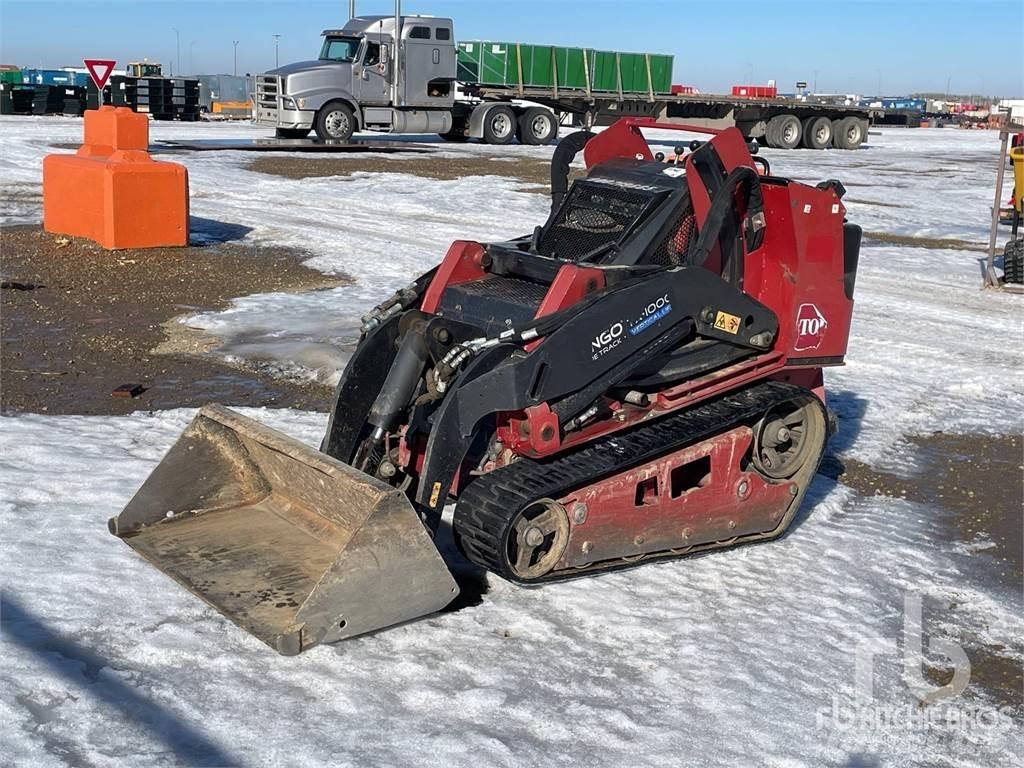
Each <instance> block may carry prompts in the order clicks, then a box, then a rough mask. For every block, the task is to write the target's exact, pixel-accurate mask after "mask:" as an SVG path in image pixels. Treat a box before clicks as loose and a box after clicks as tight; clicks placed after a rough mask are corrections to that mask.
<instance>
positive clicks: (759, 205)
mask: <svg viewBox="0 0 1024 768" xmlns="http://www.w3.org/2000/svg"><path fill="white" fill-rule="evenodd" d="M741 184H742V185H744V187H743V189H744V200H745V208H746V215H747V217H748V218H749V217H751V216H754V215H756V214H758V213H761V212H762V211H763V210H764V198H763V195H762V194H761V177H760V176H759V175H758V173H757V171H755V170H754V169H753V168H749V167H747V166H745V165H741V166H739V167H738V168H734V169H733V170H732V172H731V173H730V174H729V175H728V176H726V177H725V182H724V183H723V185H722V186H721V188H719V190H718V191H717V192H716V193H715V197H714V199H713V200H712V201H711V209H710V210H709V211H708V215H707V218H705V219H704V226H703V227H701V230H700V237H699V238H698V239H697V244H696V246H694V249H693V251H692V252H691V253H690V254H689V256H688V258H687V260H688V261H689V262H690V263H691V264H693V265H694V266H700V265H702V264H703V263H704V260H705V259H706V258H707V257H708V254H709V253H711V249H712V248H714V247H715V243H717V242H718V236H719V235H720V234H721V232H722V226H723V225H724V224H725V218H726V216H728V215H729V214H730V213H731V212H732V210H733V204H734V195H735V193H736V189H737V187H739V186H740V185H741Z"/></svg>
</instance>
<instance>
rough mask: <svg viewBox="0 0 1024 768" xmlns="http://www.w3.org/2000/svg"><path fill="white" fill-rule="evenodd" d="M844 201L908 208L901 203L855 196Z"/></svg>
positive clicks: (879, 206) (883, 206) (881, 206)
mask: <svg viewBox="0 0 1024 768" xmlns="http://www.w3.org/2000/svg"><path fill="white" fill-rule="evenodd" d="M843 202H844V203H857V204H859V205H874V206H876V207H878V208H906V207H907V206H905V205H900V204H899V203H883V202H881V201H880V200H858V199H857V198H854V197H847V198H845V199H844V200H843Z"/></svg>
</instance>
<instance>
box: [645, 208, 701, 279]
mask: <svg viewBox="0 0 1024 768" xmlns="http://www.w3.org/2000/svg"><path fill="white" fill-rule="evenodd" d="M677 221H679V225H678V226H673V227H672V228H671V229H670V230H669V232H668V235H666V236H665V237H664V238H662V240H661V242H660V243H658V245H657V247H656V248H655V249H654V250H653V251H652V252H651V254H650V256H648V257H647V258H646V259H645V260H644V261H645V263H647V264H660V265H662V266H665V267H676V266H679V265H680V264H683V263H685V262H686V254H687V253H689V251H690V248H691V247H692V246H693V245H694V243H695V242H696V240H697V217H696V216H695V215H694V213H693V208H692V207H690V206H688V207H687V209H686V211H685V213H684V214H683V215H682V217H681V218H680V219H677Z"/></svg>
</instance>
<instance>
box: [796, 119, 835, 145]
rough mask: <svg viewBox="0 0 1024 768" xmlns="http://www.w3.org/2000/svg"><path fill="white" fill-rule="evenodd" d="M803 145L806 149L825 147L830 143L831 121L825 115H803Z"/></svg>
mask: <svg viewBox="0 0 1024 768" xmlns="http://www.w3.org/2000/svg"><path fill="white" fill-rule="evenodd" d="M803 129H804V138H803V143H804V146H805V147H807V148H808V149H825V148H827V147H829V146H831V144H832V121H831V120H829V119H828V118H827V117H822V116H820V115H819V116H816V117H815V116H812V117H805V118H804V121H803Z"/></svg>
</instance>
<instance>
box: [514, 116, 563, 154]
mask: <svg viewBox="0 0 1024 768" xmlns="http://www.w3.org/2000/svg"><path fill="white" fill-rule="evenodd" d="M557 133H558V121H557V120H555V113H554V112H552V111H551V110H550V109H545V108H544V107H530V108H529V109H528V110H526V111H525V112H523V113H522V114H521V115H520V116H519V125H518V129H517V130H516V136H517V137H518V138H519V141H520V143H522V144H533V145H538V144H550V143H551V141H552V140H553V139H554V138H555V135H556V134H557Z"/></svg>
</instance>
